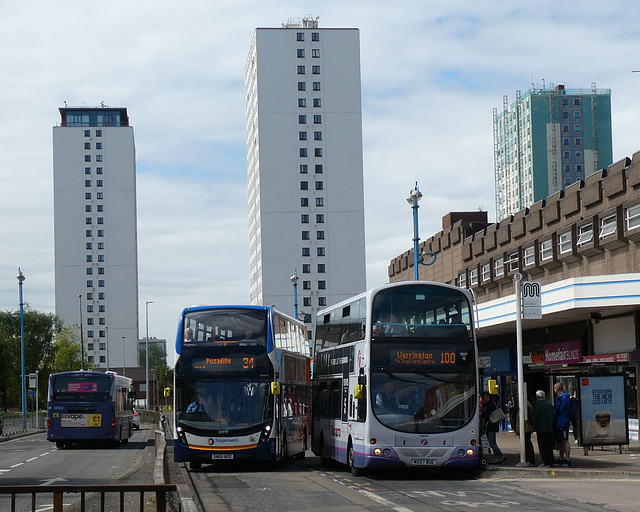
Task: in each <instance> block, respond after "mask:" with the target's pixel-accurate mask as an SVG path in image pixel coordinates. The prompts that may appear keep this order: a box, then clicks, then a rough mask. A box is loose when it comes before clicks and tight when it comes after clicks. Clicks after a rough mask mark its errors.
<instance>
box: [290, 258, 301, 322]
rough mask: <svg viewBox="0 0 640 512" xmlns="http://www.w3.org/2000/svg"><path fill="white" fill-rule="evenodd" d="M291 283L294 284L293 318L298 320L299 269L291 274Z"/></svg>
mask: <svg viewBox="0 0 640 512" xmlns="http://www.w3.org/2000/svg"><path fill="white" fill-rule="evenodd" d="M289 279H291V282H292V283H293V316H294V318H296V319H297V318H298V279H299V278H298V269H296V270H294V271H293V274H291V277H290V278H289Z"/></svg>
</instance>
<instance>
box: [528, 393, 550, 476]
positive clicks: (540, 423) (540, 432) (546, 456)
mask: <svg viewBox="0 0 640 512" xmlns="http://www.w3.org/2000/svg"><path fill="white" fill-rule="evenodd" d="M532 409H533V412H532V414H531V423H532V425H533V429H534V430H535V431H536V437H537V438H538V451H539V452H540V458H541V459H542V465H541V467H542V466H545V467H548V468H550V467H553V466H555V464H556V461H555V458H554V456H553V406H552V405H551V403H550V402H549V400H547V395H546V393H545V392H544V391H542V390H541V389H539V390H538V391H536V401H535V403H534V404H533V407H532Z"/></svg>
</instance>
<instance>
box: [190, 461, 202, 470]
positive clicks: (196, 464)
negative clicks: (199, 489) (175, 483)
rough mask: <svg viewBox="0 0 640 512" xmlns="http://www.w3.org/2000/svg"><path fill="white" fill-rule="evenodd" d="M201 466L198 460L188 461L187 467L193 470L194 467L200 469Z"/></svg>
mask: <svg viewBox="0 0 640 512" xmlns="http://www.w3.org/2000/svg"><path fill="white" fill-rule="evenodd" d="M201 467H202V464H201V463H200V461H199V460H190V461H189V469H191V470H194V469H200V468H201Z"/></svg>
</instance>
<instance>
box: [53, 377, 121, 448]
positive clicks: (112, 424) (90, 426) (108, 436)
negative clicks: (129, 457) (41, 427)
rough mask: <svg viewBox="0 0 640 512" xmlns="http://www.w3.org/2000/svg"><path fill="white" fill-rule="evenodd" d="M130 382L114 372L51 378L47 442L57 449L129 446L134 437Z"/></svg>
mask: <svg viewBox="0 0 640 512" xmlns="http://www.w3.org/2000/svg"><path fill="white" fill-rule="evenodd" d="M131 382H132V381H131V379H130V378H128V377H123V376H122V375H118V374H116V373H113V372H105V373H102V372H94V371H84V370H80V371H74V372H62V373H53V374H51V375H50V376H49V394H48V401H47V439H48V440H49V441H51V442H55V443H56V446H57V447H58V448H64V447H67V446H70V445H71V444H72V443H75V442H82V441H112V442H114V443H121V442H122V443H126V442H127V441H128V440H129V438H130V437H131V436H132V435H133V403H132V398H133V391H132V390H133V388H132V385H131Z"/></svg>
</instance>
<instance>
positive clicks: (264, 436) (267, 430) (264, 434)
mask: <svg viewBox="0 0 640 512" xmlns="http://www.w3.org/2000/svg"><path fill="white" fill-rule="evenodd" d="M270 433H271V426H270V425H267V426H266V427H264V430H263V431H262V433H261V434H260V439H259V440H258V444H264V443H266V442H267V441H268V440H269V434H270Z"/></svg>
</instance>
